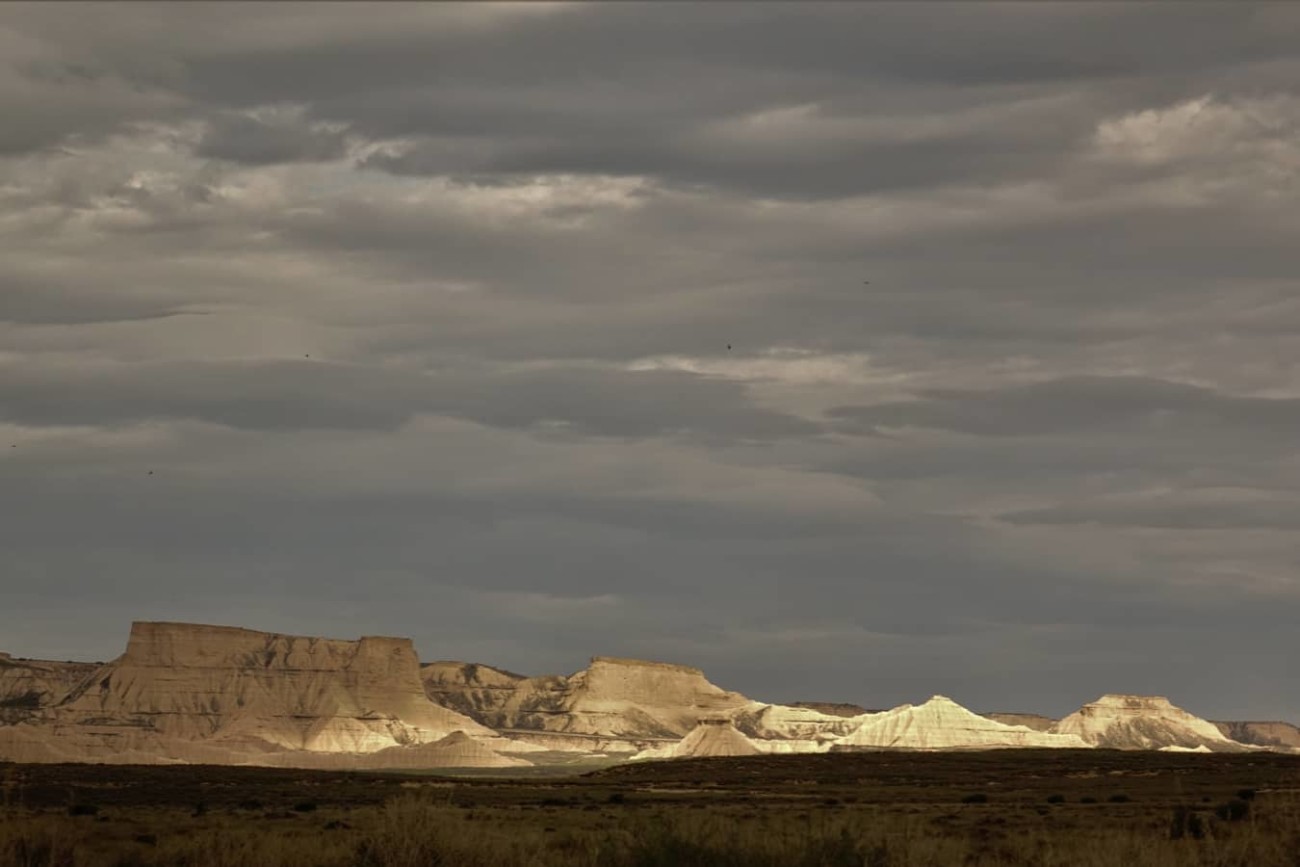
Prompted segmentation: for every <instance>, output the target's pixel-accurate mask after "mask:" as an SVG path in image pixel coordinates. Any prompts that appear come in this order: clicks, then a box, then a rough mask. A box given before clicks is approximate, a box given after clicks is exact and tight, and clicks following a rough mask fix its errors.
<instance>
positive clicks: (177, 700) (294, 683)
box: [0, 623, 497, 762]
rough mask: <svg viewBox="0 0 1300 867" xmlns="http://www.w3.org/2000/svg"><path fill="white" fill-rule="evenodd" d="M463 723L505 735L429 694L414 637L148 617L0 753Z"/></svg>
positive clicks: (259, 747)
mask: <svg viewBox="0 0 1300 867" xmlns="http://www.w3.org/2000/svg"><path fill="white" fill-rule="evenodd" d="M456 731H460V732H464V733H466V734H467V735H471V736H479V737H482V738H485V739H495V738H496V737H497V735H496V732H494V731H492V730H491V729H489V728H487V727H486V726H483V725H481V724H479V723H477V722H475V721H474V720H472V719H470V718H468V717H465V716H463V715H461V714H458V713H456V712H455V711H452V710H449V709H448V708H444V707H441V706H439V705H437V704H435V703H433V702H431V701H429V699H428V698H427V697H426V696H425V694H424V688H423V686H422V684H421V682H420V676H419V662H418V659H417V657H416V654H415V649H414V647H413V646H412V644H411V642H410V640H409V639H404V638H380V637H366V638H362V639H360V640H358V641H340V640H332V639H322V638H309V637H303V636H289V635H278V634H272V633H264V632H255V631H252V630H248V629H239V628H234V627H224V626H206V625H196V624H183V623H136V624H134V625H133V626H132V628H131V636H130V639H129V641H128V643H127V649H126V653H124V654H123V655H122V656H121V657H119V658H118V659H116V660H114V661H112V662H110V663H108V664H106V665H103V666H100V667H98V668H96V669H95V670H94V671H93V672H92V673H91V674H90V675H89V676H87V677H85V678H84V679H83V680H82V681H81V682H80V683H79V684H78V685H77V686H76V687H75V688H74V689H72V690H71V691H70V692H68V694H67V695H65V696H64V697H63V698H62V699H61V700H60V701H58V702H56V703H54V704H53V705H52V706H50V707H47V708H43V709H42V710H41V711H40V712H39V714H37V715H35V716H34V717H32V718H30V719H29V720H28V721H27V724H25V725H21V726H14V727H11V728H10V729H9V730H0V755H5V754H8V755H9V756H10V757H13V758H17V759H19V760H24V761H49V760H66V759H68V758H74V759H76V760H85V761H101V760H114V761H116V760H119V759H120V757H121V756H122V755H127V754H131V755H136V754H138V755H142V756H149V755H152V756H154V757H156V759H157V760H159V761H165V760H175V761H225V762H244V761H261V760H262V759H264V758H265V756H266V754H268V753H271V752H276V751H301V752H304V753H313V752H317V753H370V752H376V751H379V750H385V749H388V748H391V747H397V746H414V745H419V744H427V743H433V742H436V741H439V740H442V739H443V738H445V737H447V736H448V735H450V734H451V733H453V732H456ZM290 761H291V760H290Z"/></svg>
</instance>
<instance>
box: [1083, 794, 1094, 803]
mask: <svg viewBox="0 0 1300 867" xmlns="http://www.w3.org/2000/svg"><path fill="white" fill-rule="evenodd" d="M1079 803H1080V804H1095V803H1097V799H1096V798H1094V797H1092V796H1091V795H1084V796H1083V797H1082V798H1080V799H1079Z"/></svg>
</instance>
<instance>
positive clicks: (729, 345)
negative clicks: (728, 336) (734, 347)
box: [727, 343, 731, 352]
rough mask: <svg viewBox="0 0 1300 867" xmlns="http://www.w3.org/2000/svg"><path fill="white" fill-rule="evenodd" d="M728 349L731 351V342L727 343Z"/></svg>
mask: <svg viewBox="0 0 1300 867" xmlns="http://www.w3.org/2000/svg"><path fill="white" fill-rule="evenodd" d="M727 351H728V352H730V351H731V344H730V343H728V344H727Z"/></svg>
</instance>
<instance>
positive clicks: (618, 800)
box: [605, 792, 627, 804]
mask: <svg viewBox="0 0 1300 867" xmlns="http://www.w3.org/2000/svg"><path fill="white" fill-rule="evenodd" d="M605 802H606V803H609V804H624V803H626V802H627V795H624V794H623V793H622V792H611V793H610V795H609V797H608V798H606V799H605Z"/></svg>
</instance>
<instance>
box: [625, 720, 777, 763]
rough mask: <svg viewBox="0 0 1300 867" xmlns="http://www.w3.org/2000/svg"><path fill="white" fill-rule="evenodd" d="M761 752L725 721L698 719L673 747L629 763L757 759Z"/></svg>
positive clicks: (650, 751) (651, 751)
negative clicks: (693, 726) (722, 757)
mask: <svg viewBox="0 0 1300 867" xmlns="http://www.w3.org/2000/svg"><path fill="white" fill-rule="evenodd" d="M763 752H764V750H762V749H760V748H759V747H758V745H757V744H755V743H754V742H753V741H751V740H750V739H749V738H747V737H745V736H744V735H743V734H741V733H740V732H739V731H738V730H737V729H736V727H735V725H733V724H732V721H731V720H730V719H728V718H727V717H706V718H704V719H701V720H700V721H699V723H698V724H697V725H696V726H695V728H694V729H692V730H691V731H690V733H689V734H687V735H686V737H684V738H682V739H681V740H680V741H678V742H677V743H675V744H671V745H668V746H663V747H658V748H654V749H648V750H643V751H642V752H640V753H637V754H636V755H635V756H633V757H632V758H633V760H644V759H685V758H702V757H707V756H715V757H716V756H757V755H761V754H762V753H763Z"/></svg>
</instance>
